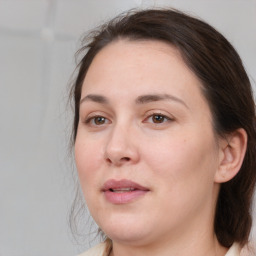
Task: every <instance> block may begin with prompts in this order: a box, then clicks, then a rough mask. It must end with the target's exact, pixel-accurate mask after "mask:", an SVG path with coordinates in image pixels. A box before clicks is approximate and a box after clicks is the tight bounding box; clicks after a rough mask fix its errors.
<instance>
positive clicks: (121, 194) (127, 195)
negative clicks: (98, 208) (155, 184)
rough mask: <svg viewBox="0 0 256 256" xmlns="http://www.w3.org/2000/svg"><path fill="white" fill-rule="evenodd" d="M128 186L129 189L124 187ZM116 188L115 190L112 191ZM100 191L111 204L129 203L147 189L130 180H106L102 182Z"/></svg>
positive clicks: (143, 193) (147, 190)
mask: <svg viewBox="0 0 256 256" xmlns="http://www.w3.org/2000/svg"><path fill="white" fill-rule="evenodd" d="M127 188H130V189H131V190H130V191H125V190H124V189H127ZM114 190H116V191H114ZM102 191H103V193H104V195H105V198H106V199H107V201H109V202H110V203H113V204H126V203H129V202H131V201H133V200H135V199H137V198H139V197H141V196H143V195H145V194H146V193H147V192H149V189H148V188H146V187H143V186H142V185H140V184H138V183H135V182H133V181H130V180H126V179H123V180H114V179H111V180H108V181H106V182H105V183H104V185H103V188H102Z"/></svg>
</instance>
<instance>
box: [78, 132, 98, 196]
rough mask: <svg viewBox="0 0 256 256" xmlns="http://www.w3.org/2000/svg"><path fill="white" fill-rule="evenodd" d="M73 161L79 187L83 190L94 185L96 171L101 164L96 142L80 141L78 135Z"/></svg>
mask: <svg viewBox="0 0 256 256" xmlns="http://www.w3.org/2000/svg"><path fill="white" fill-rule="evenodd" d="M84 141H85V142H84ZM75 162H76V167H77V171H78V176H79V180H80V183H81V187H82V189H83V191H84V192H85V188H88V187H90V186H93V185H95V183H96V180H95V178H96V173H97V170H98V169H100V166H101V164H102V156H101V153H100V152H99V147H97V144H96V143H90V142H89V141H88V140H83V142H81V140H80V139H79V137H78V138H77V140H76V143H75Z"/></svg>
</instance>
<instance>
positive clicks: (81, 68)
mask: <svg viewBox="0 0 256 256" xmlns="http://www.w3.org/2000/svg"><path fill="white" fill-rule="evenodd" d="M122 38H124V39H128V40H135V41H136V40H160V41H164V42H166V43H168V44H170V45H172V46H174V47H176V48H177V49H178V50H179V51H180V53H181V55H182V57H183V59H184V62H185V63H186V64H187V66H188V67H189V68H190V69H191V70H192V71H193V72H194V73H195V75H196V76H197V77H198V78H199V79H200V81H201V83H202V85H203V86H202V87H203V88H202V91H203V93H204V96H205V97H206V99H207V101H208V104H209V106H210V108H211V112H212V115H213V120H214V123H213V126H214V130H215V132H216V134H217V135H219V136H225V135H227V134H229V133H231V132H233V131H235V130H236V129H238V128H244V129H245V131H246V132H247V135H248V144H247V151H246V155H245V158H244V161H243V165H242V167H241V169H240V171H239V173H238V174H237V175H236V176H235V177H234V178H233V179H232V180H231V181H229V182H226V183H224V184H222V185H221V189H220V193H219V197H218V202H217V206H216V214H215V224H214V225H215V226H214V228H215V233H216V235H217V238H218V240H219V242H220V243H221V244H222V245H223V246H225V247H230V246H231V245H232V244H233V242H239V243H240V244H241V245H244V244H246V243H247V242H248V237H249V234H250V230H251V225H252V217H251V205H252V197H253V191H254V188H255V181H256V157H255V156H256V127H255V126H256V125H255V104H254V100H253V94H252V89H251V85H250V81H249V79H248V76H247V74H246V72H245V70H244V67H243V64H242V61H241V59H240V57H239V55H238V54H237V52H236V51H235V49H234V48H233V47H232V45H231V44H230V43H229V42H228V41H227V40H226V39H225V38H224V37H223V36H222V35H221V34H220V33H219V32H217V31H216V30H215V29H214V28H213V27H211V26H210V25H208V24H207V23H205V22H203V21H201V20H198V19H196V18H193V17H190V16H188V15H186V14H184V13H182V12H180V11H177V10H173V9H161V10H160V9H151V10H142V11H130V12H128V13H126V14H123V15H121V16H118V17H117V18H115V19H113V20H111V21H110V22H108V23H107V24H105V25H103V26H101V27H100V28H99V29H98V30H96V31H94V32H92V33H91V34H90V37H89V42H88V37H86V40H87V42H88V43H87V44H86V45H85V46H83V47H82V48H81V50H80V51H79V53H84V52H85V51H87V53H86V54H85V55H84V56H83V58H82V59H81V61H80V63H79V65H78V75H77V78H76V81H75V83H74V85H73V87H72V90H71V95H72V98H73V100H74V105H75V115H74V123H73V135H72V136H73V143H74V142H75V140H76V133H77V126H78V120H79V102H80V97H81V88H82V84H83V80H84V78H85V76H86V73H87V70H88V68H89V66H90V64H91V62H92V60H93V58H94V57H95V56H96V54H97V53H98V52H99V51H100V50H101V49H102V48H103V47H105V46H106V45H108V44H109V43H111V42H113V41H115V40H118V39H122Z"/></svg>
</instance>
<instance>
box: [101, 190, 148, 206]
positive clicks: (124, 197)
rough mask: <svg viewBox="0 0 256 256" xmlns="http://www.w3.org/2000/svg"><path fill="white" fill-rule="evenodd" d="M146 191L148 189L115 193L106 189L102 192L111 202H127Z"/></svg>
mask: <svg viewBox="0 0 256 256" xmlns="http://www.w3.org/2000/svg"><path fill="white" fill-rule="evenodd" d="M147 192H148V191H145V190H134V191H130V192H122V193H117V192H111V191H109V190H108V191H105V192H104V195H105V197H106V199H107V201H109V202H110V203H112V204H127V203H129V202H132V201H134V200H136V199H138V198H140V197H141V196H144V195H145V194H146V193H147Z"/></svg>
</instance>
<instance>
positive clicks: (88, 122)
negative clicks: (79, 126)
mask: <svg viewBox="0 0 256 256" xmlns="http://www.w3.org/2000/svg"><path fill="white" fill-rule="evenodd" d="M97 117H102V118H104V119H105V120H106V121H107V122H105V123H104V124H99V125H97V124H93V123H91V122H92V120H93V119H94V120H95V118H97ZM83 123H84V124H85V125H87V126H94V127H97V126H98V127H101V126H104V125H106V124H110V123H111V120H110V118H109V117H107V115H106V114H104V113H90V114H88V115H87V116H86V118H84V121H83Z"/></svg>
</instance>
